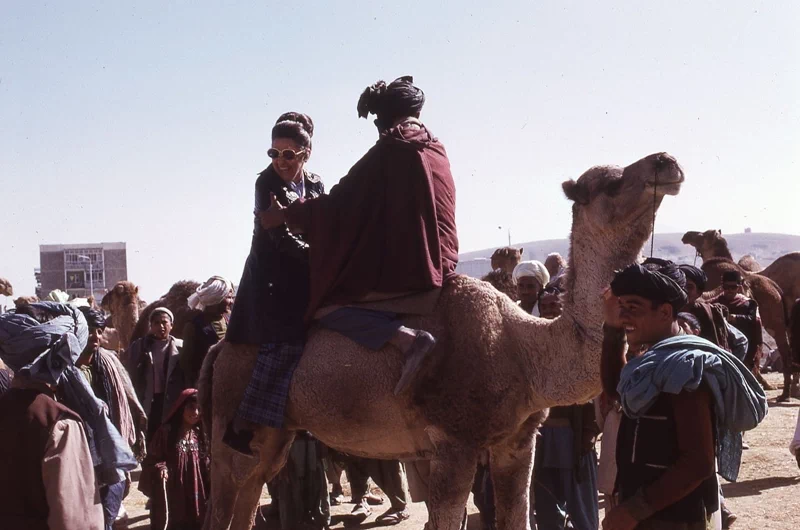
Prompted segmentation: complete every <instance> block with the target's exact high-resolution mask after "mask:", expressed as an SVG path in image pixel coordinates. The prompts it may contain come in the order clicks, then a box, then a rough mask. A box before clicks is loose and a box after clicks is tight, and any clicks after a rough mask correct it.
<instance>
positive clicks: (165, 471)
mask: <svg viewBox="0 0 800 530" xmlns="http://www.w3.org/2000/svg"><path fill="white" fill-rule="evenodd" d="M148 449H149V454H148V455H147V457H146V458H145V460H144V462H142V476H141V480H140V481H139V489H140V490H141V491H142V492H143V493H144V494H145V495H148V496H149V497H150V499H151V501H152V508H151V511H150V528H151V529H152V530H195V529H197V530H199V529H200V528H201V527H202V526H203V519H204V517H205V511H206V503H207V501H208V495H209V493H210V482H209V468H210V462H209V457H208V448H207V445H206V439H205V436H204V433H203V427H202V424H201V423H200V411H199V409H198V403H197V390H196V389H194V388H188V389H186V390H184V391H183V392H182V393H181V395H180V397H179V398H178V400H177V401H176V402H175V405H174V406H173V408H172V410H171V411H170V413H169V414H168V415H167V416H166V418H165V420H164V423H163V424H162V425H161V427H159V429H158V430H157V431H156V433H155V434H154V436H153V439H152V441H151V442H150V447H149V448H148Z"/></svg>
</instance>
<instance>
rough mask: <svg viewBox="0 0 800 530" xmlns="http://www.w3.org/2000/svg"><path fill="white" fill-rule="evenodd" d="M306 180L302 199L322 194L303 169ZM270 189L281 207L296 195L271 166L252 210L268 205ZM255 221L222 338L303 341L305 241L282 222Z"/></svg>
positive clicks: (260, 180)
mask: <svg viewBox="0 0 800 530" xmlns="http://www.w3.org/2000/svg"><path fill="white" fill-rule="evenodd" d="M304 179H305V181H304V183H305V197H303V198H304V199H310V198H313V197H318V196H320V195H322V194H324V193H325V186H324V185H323V183H322V179H320V177H319V176H317V175H315V174H313V173H308V172H306V173H305V176H304ZM271 193H274V194H275V198H276V199H277V200H278V202H280V203H281V204H282V205H283V206H289V205H290V204H291V203H293V202H294V201H296V200H298V199H299V197H298V196H297V194H295V193H294V192H293V191H292V188H291V187H290V186H289V185H288V184H286V183H285V182H284V181H283V180H281V178H280V177H279V176H278V174H277V173H275V171H274V170H273V169H272V166H271V165H270V166H269V167H268V168H267V169H265V170H264V171H262V172H261V173H260V174H259V177H258V179H257V180H256V200H255V211H256V212H259V211H263V210H266V209H267V208H269V205H270V194H271ZM254 225H255V226H254V230H253V240H252V243H251V245H250V255H249V256H248V257H247V262H246V263H245V266H244V272H243V273H242V280H241V282H239V289H238V291H237V293H236V301H235V302H234V304H233V310H232V312H231V319H230V322H229V323H228V331H227V333H226V335H225V339H226V340H228V341H229V342H233V343H237V344H258V345H260V344H265V343H270V342H287V341H293V340H302V339H303V337H304V336H305V331H306V329H305V324H304V322H303V315H304V313H305V311H306V307H307V306H308V297H309V282H308V275H309V270H308V245H307V244H306V242H305V241H303V238H302V236H299V235H295V234H292V233H291V232H290V231H289V229H288V228H287V227H286V226H285V225H284V226H280V227H278V228H273V229H271V230H264V229H263V228H261V224H260V222H259V218H258V217H257V216H256V217H255V222H254Z"/></svg>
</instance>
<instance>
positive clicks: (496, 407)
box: [199, 153, 684, 530]
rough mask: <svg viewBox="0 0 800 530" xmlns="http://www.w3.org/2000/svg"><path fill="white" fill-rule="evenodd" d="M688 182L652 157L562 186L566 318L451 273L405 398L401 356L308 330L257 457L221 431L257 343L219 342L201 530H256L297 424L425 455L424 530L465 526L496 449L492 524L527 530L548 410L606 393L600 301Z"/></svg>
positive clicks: (415, 321) (209, 382)
mask: <svg viewBox="0 0 800 530" xmlns="http://www.w3.org/2000/svg"><path fill="white" fill-rule="evenodd" d="M683 180H684V176H683V171H682V170H681V168H680V166H679V165H678V163H677V161H676V160H675V159H674V158H672V157H671V156H669V155H667V154H666V153H658V154H653V155H650V156H648V157H646V158H643V159H642V160H639V161H638V162H635V163H633V164H631V165H629V166H627V167H625V168H621V167H618V166H597V167H594V168H591V169H589V170H588V171H587V172H585V173H584V174H583V175H582V176H581V177H580V178H579V179H578V180H577V181H574V180H570V181H568V182H565V183H564V184H563V189H564V192H565V194H566V196H567V197H568V198H569V199H571V200H572V201H573V206H572V217H573V223H572V234H571V252H570V256H569V260H570V262H569V268H568V273H567V274H568V276H567V294H566V295H565V296H564V310H563V315H562V316H561V317H560V318H558V319H555V320H544V319H541V318H536V317H533V316H531V315H528V314H527V313H525V312H524V311H523V310H521V309H520V308H519V307H518V306H517V305H516V304H515V303H514V302H513V301H512V300H511V299H510V298H508V297H507V296H505V295H503V294H501V293H499V292H498V291H497V290H495V289H494V288H493V287H491V285H489V284H488V283H485V282H481V281H480V280H476V279H472V278H468V277H465V276H457V277H455V278H454V279H452V280H450V281H449V282H447V283H446V284H445V285H444V287H443V289H442V294H441V297H440V299H439V302H438V305H437V307H436V310H435V312H434V313H433V314H432V315H428V316H417V317H409V318H407V319H406V325H409V326H413V327H415V328H417V329H425V330H427V331H429V332H431V333H432V334H433V335H434V336H435V337H436V338H437V345H436V348H434V350H433V351H432V352H431V355H430V357H429V359H428V361H430V362H428V363H427V365H426V366H424V367H423V369H422V370H421V373H419V374H417V379H416V381H415V382H414V384H413V385H412V387H411V389H410V390H409V391H408V392H406V393H402V394H400V395H397V396H396V395H394V392H393V389H394V386H395V385H396V383H397V381H398V380H399V378H400V374H401V370H402V363H403V359H402V354H401V353H400V351H398V350H397V349H395V348H394V347H392V346H387V347H385V348H383V349H382V350H381V351H378V352H375V351H369V350H367V349H365V348H362V347H360V346H357V345H356V344H355V343H354V342H352V341H350V340H349V339H347V338H345V337H343V336H341V335H338V334H336V333H334V332H331V331H328V330H323V329H314V330H312V331H311V332H310V334H309V336H308V341H307V343H306V347H305V351H304V353H303V357H302V359H301V361H300V363H299V365H298V367H297V370H296V371H295V373H294V377H293V379H292V385H291V389H290V395H289V404H288V410H287V412H286V426H285V429H282V430H276V429H269V428H261V429H258V430H256V431H255V433H254V438H253V441H252V442H251V445H250V447H251V448H252V450H253V453H254V454H253V456H247V455H243V454H241V453H238V452H236V451H234V450H232V449H231V448H230V447H228V446H227V445H225V444H224V443H223V442H222V436H223V434H224V432H225V429H226V426H227V425H228V423H229V422H230V421H231V419H232V418H233V417H234V415H235V413H236V409H237V407H238V405H239V403H240V401H241V399H242V395H243V393H244V389H245V386H246V385H247V381H248V380H249V378H250V375H251V373H252V370H253V366H254V364H255V361H256V353H257V346H243V345H233V344H230V343H227V342H226V341H222V342H221V343H219V344H217V345H216V346H214V347H213V348H212V349H211V351H210V352H209V355H208V356H207V357H206V360H205V362H204V364H203V369H202V371H201V376H200V383H199V388H200V402H201V409H202V410H203V411H204V412H203V414H204V421H206V422H207V423H208V424H209V426H210V430H209V431H207V432H210V433H211V453H212V486H211V507H210V510H209V515H208V518H207V520H206V526H205V528H206V529H207V530H209V529H210V530H219V529H227V528H232V529H235V530H242V529H249V528H251V525H252V523H253V519H254V516H255V510H256V507H257V504H258V498H259V495H260V493H261V488H262V485H263V484H264V482H265V481H268V480H270V479H272V478H273V477H274V476H275V475H276V474H277V473H278V471H279V470H280V469H281V467H282V466H283V464H284V463H285V460H286V455H287V451H288V448H289V446H290V444H291V442H292V439H293V436H294V435H293V432H294V431H296V430H301V429H302V430H308V431H310V432H312V433H313V434H314V435H315V436H316V437H317V438H319V439H320V440H321V441H322V442H323V443H324V444H326V445H327V446H329V447H331V448H333V449H336V450H339V451H342V452H345V453H349V454H353V455H357V456H364V457H371V458H383V459H401V460H415V459H430V461H431V462H430V481H429V487H430V495H429V507H430V511H429V522H428V527H429V529H430V530H455V529H456V528H458V527H459V525H460V523H461V520H462V516H463V513H464V506H465V504H466V501H467V498H468V496H469V493H470V488H471V486H472V481H473V475H474V472H475V468H476V462H477V460H478V457H479V455H480V454H482V453H484V452H487V451H488V454H489V459H490V462H491V470H492V479H493V481H494V488H495V502H496V506H497V528H498V529H500V530H509V529H530V522H529V499H528V495H529V491H530V487H529V486H530V479H531V470H532V463H533V437H534V433H535V431H536V429H537V428H538V426H539V425H540V423H541V421H542V420H543V419H544V417H545V415H546V414H545V412H544V411H545V409H547V408H548V407H552V406H556V405H570V404H574V403H583V402H586V401H588V400H589V399H591V398H592V397H594V396H596V395H597V394H599V392H600V390H601V387H600V371H599V367H600V366H599V363H600V353H601V344H602V339H603V333H602V323H603V303H602V299H601V293H602V292H603V291H604V290H605V289H606V288H607V286H608V285H609V283H610V281H611V279H612V277H613V273H614V271H615V270H616V269H619V268H621V267H623V266H625V265H627V264H629V263H631V262H633V261H635V260H636V258H637V256H638V255H639V252H640V250H641V248H642V246H643V245H644V243H645V242H646V240H647V238H648V236H649V234H650V232H651V229H652V224H651V223H652V219H653V209H654V208H657V207H658V206H659V205H660V204H661V201H662V199H663V197H664V196H665V195H676V194H677V193H678V191H679V190H680V186H681V183H682V182H683ZM655 182H657V183H658V186H657V187H654V183H655ZM217 361H218V362H217Z"/></svg>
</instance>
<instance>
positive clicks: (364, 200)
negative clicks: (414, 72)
mask: <svg viewBox="0 0 800 530" xmlns="http://www.w3.org/2000/svg"><path fill="white" fill-rule="evenodd" d="M424 103H425V95H424V93H423V92H422V90H420V89H419V88H417V87H416V86H414V84H413V79H412V78H411V77H402V78H399V79H397V80H395V81H394V82H392V83H390V84H388V85H387V84H386V83H384V82H383V81H379V82H378V83H376V84H374V85H372V86H370V87H368V88H367V89H366V90H365V91H364V92H363V94H362V95H361V98H360V99H359V102H358V115H359V116H360V117H363V118H366V117H367V116H368V115H369V114H375V115H376V117H377V119H376V120H375V125H376V126H377V128H378V133H379V138H378V142H377V143H376V144H375V146H373V147H372V149H370V150H369V151H368V152H367V153H366V155H364V156H363V157H362V158H361V160H359V161H358V162H357V163H356V164H355V165H354V166H353V167H352V168H351V169H350V172H349V173H348V174H347V175H346V176H345V177H344V178H342V179H341V181H340V182H339V184H337V185H336V186H334V187H333V189H331V192H330V194H329V195H327V196H320V197H318V198H315V199H312V200H307V201H304V202H299V201H298V202H295V203H293V204H292V205H290V206H289V207H288V208H283V207H282V206H281V205H280V204H279V203H277V202H275V201H273V203H272V206H271V207H270V208H269V209H268V210H267V211H265V212H263V213H262V214H261V216H260V217H261V224H262V226H263V227H264V228H273V227H277V226H281V225H283V224H284V223H286V224H287V225H288V226H289V228H290V230H291V231H292V232H294V233H302V234H303V235H304V237H305V239H306V241H307V242H308V243H309V259H310V270H311V274H310V282H311V298H310V304H309V307H308V311H307V313H306V318H307V320H310V319H313V318H316V319H318V320H319V322H320V323H321V324H322V325H323V326H326V327H328V328H330V329H333V330H336V331H338V332H340V333H342V334H344V335H346V336H348V337H350V338H351V339H353V340H354V341H356V342H358V343H359V344H362V345H364V346H367V347H369V348H371V349H373V350H378V349H380V348H382V347H383V346H384V345H385V344H387V343H388V344H393V345H395V346H397V347H398V348H399V349H400V350H401V351H402V352H403V353H404V354H405V365H404V368H403V375H402V376H401V379H400V381H399V382H398V383H397V386H396V387H395V392H398V393H399V392H401V391H403V390H404V389H405V388H407V387H408V385H409V384H410V383H411V381H412V380H413V378H414V375H415V373H416V370H417V367H418V366H419V364H420V363H421V361H422V359H423V358H424V357H425V356H426V355H427V353H428V352H430V351H431V350H432V349H433V347H434V344H435V339H434V338H433V337H432V336H431V335H430V334H428V333H427V332H425V331H421V330H415V329H411V328H407V327H405V326H403V325H402V322H401V320H400V318H399V317H400V315H402V314H426V313H430V312H432V311H433V308H434V307H435V303H436V294H437V293H438V289H439V288H441V287H442V285H443V284H444V282H446V281H447V279H448V278H450V277H451V276H452V275H453V274H454V273H455V268H456V264H457V262H458V236H457V233H456V224H455V183H454V182H453V177H452V175H451V173H450V163H449V161H448V159H447V153H446V152H445V149H444V146H443V145H442V144H441V143H440V142H439V141H438V140H437V139H436V138H435V137H434V136H433V134H432V133H431V132H430V131H429V130H428V129H427V128H426V127H425V126H424V125H423V124H422V123H421V122H420V121H419V116H420V112H421V110H422V107H423V104H424ZM321 308H326V309H325V311H324V314H323V312H319V313H318V311H319V310H320V309H321ZM328 308H333V309H328Z"/></svg>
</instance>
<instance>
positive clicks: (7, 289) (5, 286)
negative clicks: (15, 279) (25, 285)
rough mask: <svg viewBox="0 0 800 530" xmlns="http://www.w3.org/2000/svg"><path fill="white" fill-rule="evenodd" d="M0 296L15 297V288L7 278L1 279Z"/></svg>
mask: <svg viewBox="0 0 800 530" xmlns="http://www.w3.org/2000/svg"><path fill="white" fill-rule="evenodd" d="M0 295H3V296H14V287H13V286H12V285H11V282H10V281H8V280H6V279H5V278H0Z"/></svg>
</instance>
